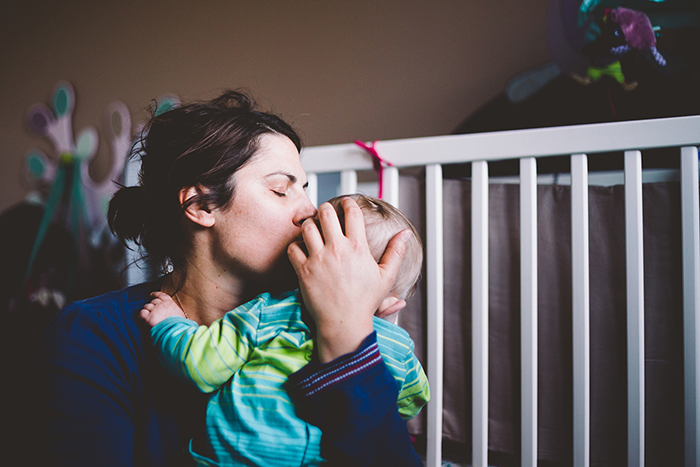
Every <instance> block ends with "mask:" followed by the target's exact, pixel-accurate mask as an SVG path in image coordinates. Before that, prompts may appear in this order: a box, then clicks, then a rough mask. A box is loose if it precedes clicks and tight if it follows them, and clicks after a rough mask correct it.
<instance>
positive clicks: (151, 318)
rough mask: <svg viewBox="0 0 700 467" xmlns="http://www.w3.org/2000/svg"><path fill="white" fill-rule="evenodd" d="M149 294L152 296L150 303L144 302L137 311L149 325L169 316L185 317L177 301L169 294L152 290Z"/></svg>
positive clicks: (153, 324)
mask: <svg viewBox="0 0 700 467" xmlns="http://www.w3.org/2000/svg"><path fill="white" fill-rule="evenodd" d="M151 296H153V297H154V298H153V300H151V302H150V303H146V304H145V305H144V306H143V309H142V310H141V312H140V313H139V315H140V316H141V318H143V319H144V320H145V321H146V322H147V323H148V324H149V325H150V326H151V327H153V326H155V325H156V324H158V323H160V322H161V321H163V320H164V319H166V318H170V317H171V316H179V317H181V318H184V317H185V314H184V313H183V312H182V309H180V307H179V306H177V303H175V301H174V300H173V298H172V297H171V296H170V295H168V294H166V293H163V292H153V293H152V294H151Z"/></svg>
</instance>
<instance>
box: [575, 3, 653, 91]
mask: <svg viewBox="0 0 700 467" xmlns="http://www.w3.org/2000/svg"><path fill="white" fill-rule="evenodd" d="M635 50H636V51H644V50H648V51H649V52H650V53H651V55H652V56H653V57H654V60H655V62H656V63H657V64H658V65H659V66H666V60H664V57H663V56H662V55H661V53H660V52H659V51H658V50H657V49H656V34H655V33H654V30H653V28H652V26H651V21H650V20H649V17H648V16H647V15H646V14H644V13H642V12H641V11H635V10H630V9H628V8H615V9H614V10H611V9H608V10H606V11H605V16H604V17H603V25H602V27H601V34H600V36H599V37H598V39H596V40H595V41H594V42H593V43H591V44H589V45H588V46H586V47H584V50H583V51H584V53H585V54H586V55H587V56H588V57H589V59H590V62H591V64H590V66H589V68H588V74H587V76H586V77H581V76H574V78H576V79H577V80H578V81H579V82H581V83H583V84H590V83H591V82H593V81H598V80H599V79H601V78H602V77H603V76H609V77H611V78H612V79H614V80H615V81H617V82H618V83H620V85H622V87H623V89H625V90H627V91H629V90H632V89H634V88H635V87H637V84H638V83H637V82H636V81H633V82H629V83H628V82H627V80H626V79H625V75H624V74H623V72H622V66H621V64H620V59H621V58H622V57H623V56H625V55H627V54H629V53H631V52H633V51H635Z"/></svg>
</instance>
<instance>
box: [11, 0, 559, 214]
mask: <svg viewBox="0 0 700 467" xmlns="http://www.w3.org/2000/svg"><path fill="white" fill-rule="evenodd" d="M12 3H14V5H13V6H5V7H3V9H2V10H3V14H2V15H0V18H2V19H0V44H1V46H0V47H2V49H1V51H0V69H1V72H0V93H2V94H1V96H2V97H1V98H0V105H2V111H1V112H0V211H1V210H4V209H5V208H6V207H8V206H10V205H11V204H14V203H16V202H18V201H20V200H21V199H22V198H23V197H24V196H25V194H26V190H25V188H24V187H22V186H21V185H20V182H19V172H20V168H21V166H22V161H23V157H24V155H25V153H26V152H27V150H28V149H30V148H32V147H36V148H39V149H41V150H43V151H44V152H46V153H47V154H49V155H54V154H52V147H51V145H50V144H49V143H48V141H47V140H45V139H42V138H40V137H37V136H34V135H33V134H31V133H29V131H28V130H27V129H26V127H25V125H24V116H25V114H26V112H27V110H28V109H29V107H30V106H31V105H32V104H34V103H37V102H46V103H48V101H49V97H50V92H51V89H52V88H53V86H54V85H55V84H56V83H57V82H58V81H60V80H63V79H67V80H69V81H70V82H71V83H72V84H73V86H74V87H75V91H76V96H77V104H76V108H75V111H74V114H73V121H74V132H75V133H77V132H78V131H80V129H81V128H83V127H84V126H86V125H95V126H97V127H98V130H100V131H102V127H101V122H102V118H103V113H104V111H105V108H106V106H107V104H108V103H109V102H111V101H113V100H116V99H119V100H122V101H124V102H125V103H126V104H127V105H128V107H129V109H130V111H131V113H132V119H133V120H134V121H135V122H142V121H143V119H144V115H145V114H144V112H143V109H144V107H145V106H147V105H148V103H149V101H150V99H152V98H155V97H158V96H161V95H163V94H166V93H176V94H178V95H179V96H180V97H181V98H183V99H184V100H191V99H200V98H209V97H213V96H214V95H216V94H217V93H218V92H220V91H221V90H222V89H225V88H237V87H246V88H248V89H249V90H250V91H251V92H252V93H253V94H254V95H255V96H256V97H257V99H258V101H259V102H260V103H261V104H262V105H263V107H265V108H268V109H270V108H271V109H273V110H275V111H276V112H278V113H280V114H281V115H283V116H284V117H286V118H287V119H288V120H289V121H290V122H292V123H293V124H294V125H295V126H296V127H297V128H298V129H300V130H301V133H302V135H303V137H304V139H305V141H306V143H307V145H319V144H331V143H346V142H350V141H352V140H354V139H362V140H375V139H395V138H405V137H414V136H428V135H439V134H445V133H449V132H450V131H451V130H452V129H453V128H454V127H455V126H456V125H457V124H458V123H459V122H460V121H462V120H463V119H464V118H465V117H466V116H467V115H469V114H470V113H471V112H473V111H474V110H476V109H477V108H478V107H479V106H480V105H482V104H484V103H485V102H486V101H488V100H489V99H490V98H492V97H493V96H495V95H497V94H498V93H500V92H501V91H502V90H503V87H504V85H505V83H506V82H507V81H508V80H509V79H510V78H512V77H513V76H514V75H516V74H518V73H520V72H523V71H526V70H528V69H529V68H532V67H534V66H536V65H539V64H541V63H543V62H546V61H547V60H548V57H549V54H548V51H547V44H546V24H545V23H546V11H547V4H548V1H547V0H534V1H528V2H525V1H519V0H440V1H437V2H434V1H428V0H424V1H411V0H403V1H399V0H354V1H350V2H336V1H331V0H325V1H321V0H319V1H311V0H296V1H294V0H292V1H290V0H286V1H283V0H225V1H224V0H211V1H206V2H196V1H192V0H188V1H183V0H171V1H167V2H166V1H139V2H136V1H116V2H103V1H95V2H88V1H82V2H81V1H76V0H65V1H62V2H53V1H43V2H39V1H31V0H29V1H24V2H12ZM110 157H111V155H110V152H109V149H108V145H107V143H106V140H104V137H103V139H102V140H101V141H100V148H99V152H98V155H97V157H96V159H95V161H94V163H93V165H92V166H91V171H92V172H93V173H94V175H95V176H96V177H97V178H99V177H101V176H104V174H106V171H107V166H108V163H109V158H110Z"/></svg>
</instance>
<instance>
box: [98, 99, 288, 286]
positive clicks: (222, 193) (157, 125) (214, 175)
mask: <svg viewBox="0 0 700 467" xmlns="http://www.w3.org/2000/svg"><path fill="white" fill-rule="evenodd" d="M151 115H152V116H151V119H150V121H149V122H148V123H147V125H146V126H145V128H144V129H143V131H142V133H141V137H140V139H139V141H138V143H140V144H136V145H134V150H133V151H132V154H131V157H138V158H140V160H141V169H140V172H139V185H138V186H133V187H122V188H121V189H120V190H119V191H118V192H117V193H116V194H115V195H114V197H113V198H112V200H111V201H110V203H109V212H108V221H109V227H110V229H111V230H112V232H113V233H114V234H115V235H116V236H117V238H119V239H120V240H121V241H122V242H123V243H126V241H127V240H131V241H134V242H135V243H136V244H137V245H143V247H144V248H145V249H146V250H147V252H148V256H149V257H150V259H151V260H152V262H153V263H154V264H157V265H158V266H159V267H160V269H161V272H164V271H165V270H166V269H167V268H168V265H169V264H172V266H173V267H177V266H179V265H181V264H182V262H183V259H184V258H183V255H184V250H183V248H184V241H183V240H184V236H183V232H182V229H181V226H180V220H181V218H182V215H183V213H184V211H185V209H186V208H187V207H188V206H190V205H192V204H197V205H199V206H202V207H203V208H205V209H216V208H226V207H228V206H229V204H230V202H231V200H232V198H233V194H234V189H235V187H234V183H233V175H234V174H235V173H236V171H237V170H238V169H240V168H241V167H242V166H243V165H244V164H245V163H246V162H248V161H249V160H250V159H251V158H252V157H253V155H254V154H255V152H256V151H257V149H258V147H259V140H260V137H261V136H262V135H264V134H268V133H272V134H280V135H284V136H287V137H288V138H289V139H290V140H291V141H292V142H293V143H294V145H295V146H296V147H297V149H298V150H301V140H300V138H299V136H298V135H297V133H296V132H295V131H294V129H292V127H291V126H290V125H288V124H287V123H285V122H284V121H283V120H282V119H281V118H280V117H278V116H276V115H273V114H271V113H266V112H262V111H260V110H258V109H257V107H256V104H255V103H254V101H253V100H252V99H251V98H250V97H248V96H247V95H246V94H244V93H242V92H238V91H227V92H225V93H223V94H222V95H221V96H219V97H217V98H215V99H213V100H211V101H204V102H194V103H190V104H186V105H180V106H176V107H174V108H171V109H170V110H167V111H166V112H163V113H161V114H159V115H157V114H156V106H155V105H154V106H152V108H151ZM189 187H201V188H203V190H198V194H197V195H195V196H193V197H191V198H189V199H188V200H187V202H186V203H185V204H183V205H181V204H180V200H179V193H180V191H181V190H182V189H183V188H189Z"/></svg>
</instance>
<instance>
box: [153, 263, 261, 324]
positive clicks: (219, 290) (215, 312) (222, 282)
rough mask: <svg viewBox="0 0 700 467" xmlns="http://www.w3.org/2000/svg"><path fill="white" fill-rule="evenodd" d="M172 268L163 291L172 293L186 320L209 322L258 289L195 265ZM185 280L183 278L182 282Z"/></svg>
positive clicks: (245, 299)
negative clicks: (185, 268) (186, 317)
mask: <svg viewBox="0 0 700 467" xmlns="http://www.w3.org/2000/svg"><path fill="white" fill-rule="evenodd" d="M188 266H189V267H188V268H187V274H186V275H185V274H184V269H182V268H180V269H175V270H174V271H173V273H172V274H169V275H168V276H166V277H165V280H164V281H163V287H162V290H163V292H165V293H167V294H170V295H175V294H177V297H176V298H177V302H178V303H179V304H180V306H181V307H182V309H183V311H184V312H185V313H186V314H187V316H188V317H189V319H192V320H194V321H196V322H197V323H199V324H203V325H206V326H208V325H210V324H211V323H212V322H214V321H216V320H217V319H219V318H221V317H222V316H224V315H225V314H226V313H227V312H229V311H231V310H233V309H234V308H236V307H237V306H239V305H241V304H243V303H245V302H246V301H248V300H250V299H252V298H253V297H254V296H255V295H256V294H257V292H256V291H254V290H251V289H252V288H253V287H251V285H250V284H249V283H248V282H249V281H246V280H244V279H241V278H238V277H235V276H231V275H228V276H221V275H218V274H211V273H207V272H205V271H202V270H201V269H199V268H197V267H193V266H194V265H188ZM183 279H184V281H183Z"/></svg>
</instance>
